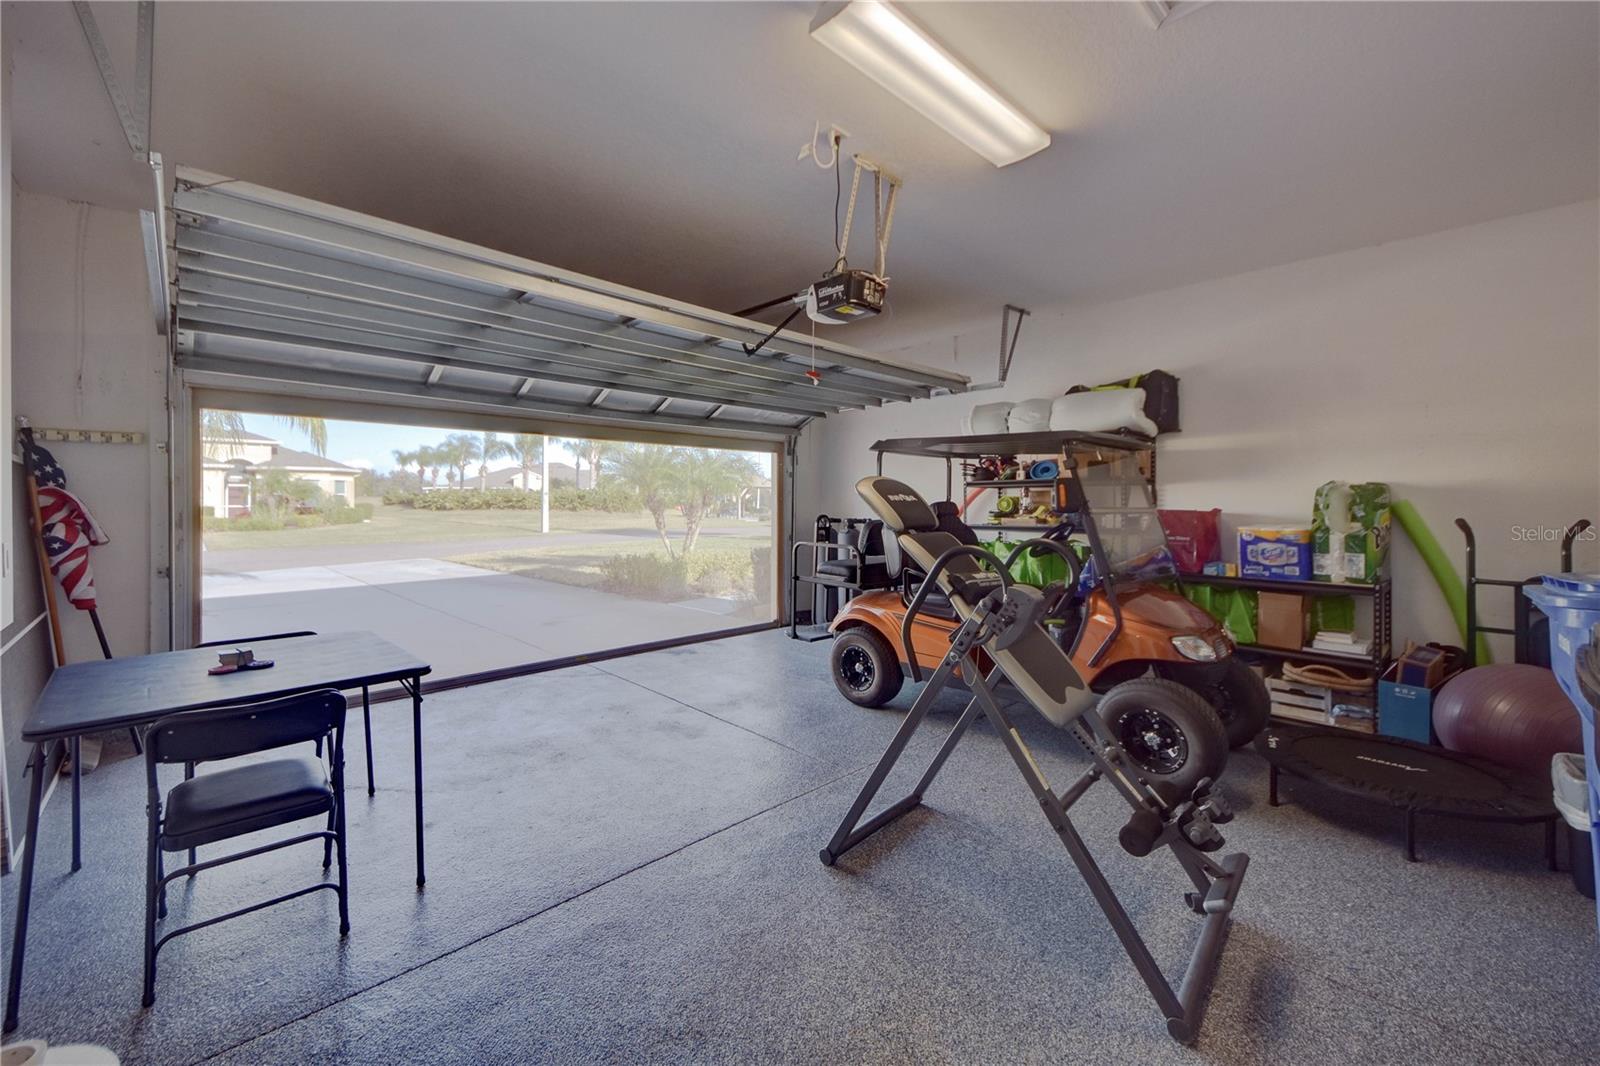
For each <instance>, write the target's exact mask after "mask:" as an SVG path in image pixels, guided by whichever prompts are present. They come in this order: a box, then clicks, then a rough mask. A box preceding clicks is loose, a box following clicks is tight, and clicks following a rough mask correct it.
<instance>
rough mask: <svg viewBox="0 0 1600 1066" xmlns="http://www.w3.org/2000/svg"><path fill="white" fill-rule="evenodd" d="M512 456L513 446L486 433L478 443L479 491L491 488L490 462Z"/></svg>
mask: <svg viewBox="0 0 1600 1066" xmlns="http://www.w3.org/2000/svg"><path fill="white" fill-rule="evenodd" d="M510 454H511V445H510V444H508V443H507V442H505V441H503V440H501V439H500V438H499V437H498V436H496V435H495V434H493V433H490V432H488V431H487V430H485V431H484V434H483V437H482V439H481V440H480V441H479V442H478V491H479V492H482V491H484V490H485V489H487V488H488V487H489V460H491V459H499V458H500V457H501V456H504V455H510Z"/></svg>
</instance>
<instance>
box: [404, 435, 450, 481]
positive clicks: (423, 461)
mask: <svg viewBox="0 0 1600 1066" xmlns="http://www.w3.org/2000/svg"><path fill="white" fill-rule="evenodd" d="M411 454H412V455H414V456H416V462H417V484H418V485H419V486H420V485H421V484H422V476H423V471H424V470H426V471H427V476H428V486H429V487H430V488H432V487H435V486H437V485H438V484H439V467H441V466H443V465H444V460H443V459H441V458H440V456H439V449H438V448H436V447H434V446H432V445H428V444H425V445H423V446H421V447H419V448H418V449H417V450H416V451H414V452H412V453H411Z"/></svg>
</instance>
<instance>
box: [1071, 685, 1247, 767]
mask: <svg viewBox="0 0 1600 1066" xmlns="http://www.w3.org/2000/svg"><path fill="white" fill-rule="evenodd" d="M1098 712H1099V714H1100V718H1101V720H1102V721H1103V722H1105V724H1106V728H1107V730H1109V731H1110V733H1111V736H1112V737H1113V738H1114V739H1115V740H1116V742H1117V743H1118V744H1120V745H1121V746H1122V750H1123V752H1124V753H1125V754H1126V755H1127V757H1128V761H1129V762H1130V763H1132V764H1133V767H1134V768H1135V769H1136V770H1137V772H1138V773H1139V775H1140V776H1141V777H1143V778H1144V779H1145V780H1146V781H1149V782H1150V783H1151V784H1152V785H1161V786H1163V791H1167V790H1171V791H1172V792H1173V793H1175V794H1177V795H1178V796H1180V797H1187V796H1188V795H1189V794H1190V793H1191V792H1193V791H1194V787H1195V786H1196V785H1198V784H1199V783H1200V782H1201V780H1203V779H1204V778H1208V777H1209V778H1211V779H1212V780H1213V781H1215V780H1216V779H1217V778H1218V777H1220V776H1221V775H1222V771H1223V768H1224V767H1226V766H1227V765H1228V733H1227V730H1226V729H1224V728H1223V725H1222V719H1220V718H1219V717H1218V716H1217V712H1216V709H1215V708H1213V707H1212V706H1211V704H1210V702H1209V701H1207V700H1206V698H1205V697H1204V696H1202V695H1200V694H1199V693H1198V692H1196V691H1194V690H1193V689H1191V688H1187V687H1185V686H1184V685H1180V684H1178V683H1177V682H1176V681H1167V680H1164V679H1162V678H1158V677H1136V678H1134V679H1133V680H1132V681H1124V682H1123V683H1122V684H1120V685H1117V686H1116V687H1114V688H1113V689H1112V690H1111V691H1110V692H1107V693H1106V694H1105V695H1104V696H1103V697H1101V699H1100V706H1099V707H1098Z"/></svg>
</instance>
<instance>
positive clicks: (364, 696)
mask: <svg viewBox="0 0 1600 1066" xmlns="http://www.w3.org/2000/svg"><path fill="white" fill-rule="evenodd" d="M316 635H317V632H316V630H314V629H302V630H298V631H297V632H294V633H268V634H266V635H265V636H260V637H241V638H240V639H238V640H208V641H206V642H205V643H204V644H196V645H195V647H197V648H231V647H233V646H234V645H236V644H254V643H256V642H258V641H263V640H286V639H287V638H289V637H314V636H316ZM361 739H362V740H363V741H364V742H365V743H366V748H367V795H369V796H371V795H375V794H376V793H377V791H378V788H377V785H376V783H375V782H374V781H373V779H372V700H371V699H370V698H369V696H368V692H367V686H366V685H362V686H361ZM189 775H190V776H191V777H193V776H194V771H193V768H192V767H191V768H190V770H189ZM189 861H190V862H193V861H194V856H193V855H191V856H189Z"/></svg>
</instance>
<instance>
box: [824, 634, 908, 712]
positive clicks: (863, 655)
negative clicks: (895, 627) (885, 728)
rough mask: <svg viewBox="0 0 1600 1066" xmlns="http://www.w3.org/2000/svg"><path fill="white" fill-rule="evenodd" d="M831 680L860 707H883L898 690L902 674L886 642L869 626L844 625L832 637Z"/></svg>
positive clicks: (898, 661) (842, 693) (902, 680)
mask: <svg viewBox="0 0 1600 1066" xmlns="http://www.w3.org/2000/svg"><path fill="white" fill-rule="evenodd" d="M832 658H833V683H834V684H835V685H836V686H838V689H839V693H840V694H841V695H842V696H844V698H845V699H847V700H849V701H850V702H851V703H854V704H856V705H857V706H861V707H882V706H883V705H884V704H885V703H888V702H889V701H890V700H892V699H894V698H895V696H897V695H899V693H900V686H901V684H902V683H904V680H905V679H904V676H903V675H902V674H901V672H900V660H899V658H898V657H896V655H895V653H894V650H893V649H892V648H890V647H889V642H888V641H886V640H884V639H883V638H882V637H881V636H879V635H878V634H877V632H876V631H875V630H871V629H847V630H845V631H844V632H843V633H840V634H839V635H838V636H837V637H836V638H834V641H833V657H832Z"/></svg>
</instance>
